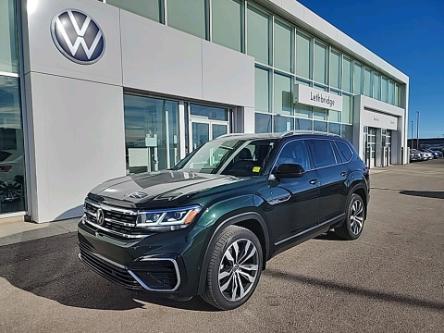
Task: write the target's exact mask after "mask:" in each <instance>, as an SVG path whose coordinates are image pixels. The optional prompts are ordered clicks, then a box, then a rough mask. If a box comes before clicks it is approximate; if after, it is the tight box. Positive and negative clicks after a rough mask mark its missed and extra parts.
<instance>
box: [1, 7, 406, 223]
mask: <svg viewBox="0 0 444 333" xmlns="http://www.w3.org/2000/svg"><path fill="white" fill-rule="evenodd" d="M344 10H347V8H344ZM350 15H354V13H350ZM381 38H384V37H383V36H381ZM0 45H1V47H0V219H1V218H17V219H26V220H31V221H35V222H48V221H54V220H58V219H65V218H71V217H76V216H80V215H81V211H82V205H83V199H84V197H85V195H86V194H87V193H88V191H89V190H90V189H91V188H93V187H94V186H95V185H97V184H98V183H100V182H102V181H104V180H107V179H110V178H114V177H119V176H124V175H126V174H130V173H139V172H145V171H158V170H161V169H165V168H169V167H172V166H173V165H174V164H175V163H176V162H177V161H179V160H180V159H181V158H183V157H184V156H185V155H186V154H187V153H189V152H191V151H192V150H193V149H195V148H196V147H198V146H199V145H201V144H202V143H204V142H206V141H209V140H212V139H214V138H216V137H218V136H221V135H223V134H227V133H232V132H245V133H253V132H275V133H286V132H289V131H295V132H322V133H331V134H335V135H340V136H342V137H345V138H347V139H349V140H350V141H351V142H352V143H353V144H354V146H355V147H356V150H357V151H358V152H359V154H360V156H361V157H362V159H363V160H365V161H366V163H367V164H368V165H369V166H370V167H378V166H386V165H389V164H403V163H407V159H408V156H407V155H408V154H407V152H408V151H407V137H406V134H407V124H408V119H407V115H408V92H409V78H408V77H407V76H406V75H405V74H404V73H402V72H401V71H399V70H398V69H396V68H395V67H393V66H392V65H390V64H388V63H387V62H386V61H384V60H383V59H382V58H380V57H378V56H377V55H376V54H374V53H372V52H371V51H369V50H368V49H366V48H365V47H364V46H362V45H361V44H359V43H358V42H357V41H355V40H353V39H352V38H350V37H349V36H347V35H346V34H345V33H343V32H341V31H340V30H338V29H337V28H335V27H334V26H333V25H331V24H329V23H328V22H326V21H325V20H324V19H322V18H321V17H319V16H318V15H316V14H315V13H313V12H312V11H310V10H309V9H307V8H306V7H304V6H303V5H301V4H300V3H298V2H297V1H294V0H186V1H185V0H132V1H129V0H103V1H97V0H57V1H54V0H27V1H25V0H23V1H19V0H2V1H0Z"/></svg>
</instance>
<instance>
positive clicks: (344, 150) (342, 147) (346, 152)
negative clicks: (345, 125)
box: [336, 141, 353, 162]
mask: <svg viewBox="0 0 444 333" xmlns="http://www.w3.org/2000/svg"><path fill="white" fill-rule="evenodd" d="M336 146H337V147H338V151H339V155H340V156H341V158H342V161H343V162H348V161H350V160H351V158H352V156H353V152H352V151H351V149H350V146H349V145H348V144H346V143H345V142H341V141H336Z"/></svg>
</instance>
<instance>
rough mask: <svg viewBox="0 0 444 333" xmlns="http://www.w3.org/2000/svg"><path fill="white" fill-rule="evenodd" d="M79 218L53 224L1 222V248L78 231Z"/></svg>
mask: <svg viewBox="0 0 444 333" xmlns="http://www.w3.org/2000/svg"><path fill="white" fill-rule="evenodd" d="M78 222H79V218H75V219H70V220H63V221H56V222H51V223H40V224H38V223H31V222H1V223H0V246H4V245H10V244H15V243H20V242H26V241H30V240H35V239H40V238H45V237H51V236H57V235H62V234H66V233H69V232H73V231H76V230H77V223H78Z"/></svg>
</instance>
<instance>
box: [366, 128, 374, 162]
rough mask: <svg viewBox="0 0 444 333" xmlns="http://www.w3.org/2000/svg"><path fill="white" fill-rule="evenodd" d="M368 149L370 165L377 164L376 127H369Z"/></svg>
mask: <svg viewBox="0 0 444 333" xmlns="http://www.w3.org/2000/svg"><path fill="white" fill-rule="evenodd" d="M366 141H367V151H368V158H369V164H370V165H369V166H370V167H371V168H372V167H375V166H376V128H373V127H369V128H368V129H367V140H366Z"/></svg>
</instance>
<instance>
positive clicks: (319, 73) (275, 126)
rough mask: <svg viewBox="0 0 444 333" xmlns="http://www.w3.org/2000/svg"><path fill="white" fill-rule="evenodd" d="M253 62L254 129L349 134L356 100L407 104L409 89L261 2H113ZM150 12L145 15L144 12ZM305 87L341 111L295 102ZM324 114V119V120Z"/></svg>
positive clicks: (167, 0)
mask: <svg viewBox="0 0 444 333" xmlns="http://www.w3.org/2000/svg"><path fill="white" fill-rule="evenodd" d="M107 2H108V3H111V4H115V5H117V6H120V7H122V8H128V9H129V10H130V11H133V12H137V13H139V14H141V15H143V16H147V17H149V18H152V19H154V20H157V21H159V22H165V24H167V25H170V26H172V27H175V28H177V29H179V30H182V31H185V32H188V33H191V34H193V35H195V36H198V37H200V38H204V39H207V40H210V41H212V42H215V43H218V44H220V45H223V46H226V47H228V48H231V49H234V50H237V51H240V52H244V53H247V54H248V55H250V56H252V57H254V58H255V61H256V69H255V81H256V82H255V96H256V97H255V110H256V116H255V119H256V124H255V127H256V131H258V132H264V131H278V132H281V131H286V130H287V129H294V130H304V131H305V130H309V131H326V132H330V133H336V134H340V135H343V136H346V137H347V136H351V134H350V133H351V124H352V123H353V112H352V110H353V95H357V94H364V95H366V96H369V97H372V98H375V99H377V100H381V101H383V102H386V103H390V104H393V105H398V106H401V105H402V97H403V96H404V94H403V89H404V85H403V84H401V83H398V82H395V81H393V80H392V79H391V78H389V77H388V76H385V75H384V74H382V73H380V72H379V71H377V70H375V69H373V68H371V67H369V66H371V65H370V64H364V63H361V62H358V61H357V60H356V59H354V58H353V57H352V56H350V55H349V54H346V53H344V52H342V51H341V50H339V49H333V48H332V47H331V45H329V44H328V43H327V42H325V41H323V40H322V39H321V38H318V37H315V36H312V35H310V34H309V33H308V32H306V31H304V30H303V29H300V28H299V27H297V26H296V25H294V24H292V23H291V22H288V21H286V20H285V19H283V18H282V17H280V16H279V15H275V14H273V13H271V12H270V11H269V10H267V9H266V8H264V7H262V6H261V5H260V4H258V3H256V1H253V0H252V1H248V2H247V1H244V0H187V1H183V0H159V1H155V0H140V1H118V0H108V1H107ZM148 12H149V13H150V14H147V13H148ZM295 83H299V84H305V85H308V86H311V87H314V88H316V89H320V90H323V91H327V92H330V93H334V94H338V95H341V96H342V97H343V104H344V106H343V110H342V112H337V111H332V110H322V112H321V111H319V110H316V109H314V108H312V107H308V106H303V105H299V104H297V103H296V104H295V103H294V96H293V90H294V89H293V86H294V84H295ZM320 112H321V113H322V115H323V116H322V119H319V118H320V115H321V113H320Z"/></svg>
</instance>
